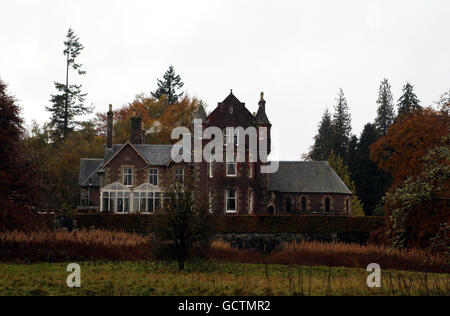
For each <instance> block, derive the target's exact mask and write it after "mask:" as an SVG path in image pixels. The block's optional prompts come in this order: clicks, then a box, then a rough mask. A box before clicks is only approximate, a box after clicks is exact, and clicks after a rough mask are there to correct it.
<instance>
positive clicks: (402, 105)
mask: <svg viewBox="0 0 450 316" xmlns="http://www.w3.org/2000/svg"><path fill="white" fill-rule="evenodd" d="M397 106H398V116H401V115H404V114H411V113H413V112H414V111H420V110H421V109H422V107H421V106H420V101H419V99H418V98H417V96H416V94H415V93H414V87H413V86H412V85H411V84H410V83H409V82H407V83H406V85H404V86H403V95H402V96H401V97H400V99H398V105H397Z"/></svg>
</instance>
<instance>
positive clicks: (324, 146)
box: [309, 109, 332, 161]
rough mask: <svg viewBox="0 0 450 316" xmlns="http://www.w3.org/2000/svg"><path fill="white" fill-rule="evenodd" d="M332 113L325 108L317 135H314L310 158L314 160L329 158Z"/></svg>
mask: <svg viewBox="0 0 450 316" xmlns="http://www.w3.org/2000/svg"><path fill="white" fill-rule="evenodd" d="M331 133H332V124H331V114H330V112H329V111H328V109H326V110H325V112H324V113H323V116H322V121H321V122H320V124H319V130H318V132H317V135H316V136H314V145H313V146H312V147H311V151H310V153H309V158H310V159H312V160H322V161H325V160H327V159H328V157H329V156H330V153H331Z"/></svg>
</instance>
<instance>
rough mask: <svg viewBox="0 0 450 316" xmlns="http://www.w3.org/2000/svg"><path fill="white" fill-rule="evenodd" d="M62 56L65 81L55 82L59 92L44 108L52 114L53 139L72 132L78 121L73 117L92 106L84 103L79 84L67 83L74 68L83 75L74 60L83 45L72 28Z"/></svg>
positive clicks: (83, 72)
mask: <svg viewBox="0 0 450 316" xmlns="http://www.w3.org/2000/svg"><path fill="white" fill-rule="evenodd" d="M64 46H65V49H64V56H65V57H66V82H65V84H63V83H59V82H55V88H56V90H57V91H58V92H59V93H58V94H54V95H52V96H51V99H50V102H51V103H52V105H51V106H49V107H46V110H47V111H49V112H50V113H51V114H52V117H51V121H50V123H51V126H52V129H53V138H54V140H62V139H65V138H66V136H67V135H68V134H69V133H70V132H72V131H73V130H74V128H75V126H76V125H77V124H79V122H76V121H75V118H76V117H78V116H80V115H85V114H89V113H92V108H90V107H86V106H85V105H84V100H85V98H86V95H87V94H85V93H82V92H81V87H82V86H81V85H75V84H69V72H70V70H71V69H72V70H75V71H76V72H77V73H78V75H85V74H86V72H85V71H83V70H81V67H82V66H83V65H82V64H78V63H77V62H76V58H77V57H78V56H79V55H80V53H81V51H82V50H83V49H84V46H83V45H82V44H81V43H80V39H79V37H77V36H76V35H75V33H74V32H73V30H72V29H69V31H68V32H67V35H66V41H64Z"/></svg>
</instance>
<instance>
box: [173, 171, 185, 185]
mask: <svg viewBox="0 0 450 316" xmlns="http://www.w3.org/2000/svg"><path fill="white" fill-rule="evenodd" d="M175 182H176V183H184V169H183V168H175Z"/></svg>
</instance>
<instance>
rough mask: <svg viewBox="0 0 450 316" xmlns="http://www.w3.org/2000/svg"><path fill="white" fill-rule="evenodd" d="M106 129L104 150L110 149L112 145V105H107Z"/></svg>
mask: <svg viewBox="0 0 450 316" xmlns="http://www.w3.org/2000/svg"><path fill="white" fill-rule="evenodd" d="M107 117H108V120H107V127H106V148H112V145H113V118H114V113H113V111H112V104H110V105H109V111H108V113H107Z"/></svg>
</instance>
